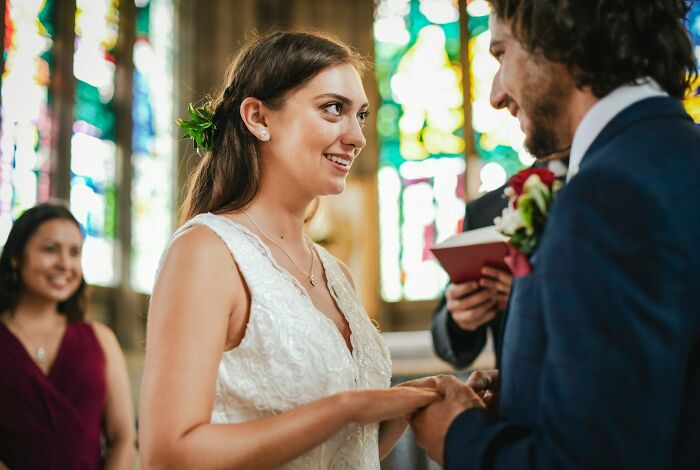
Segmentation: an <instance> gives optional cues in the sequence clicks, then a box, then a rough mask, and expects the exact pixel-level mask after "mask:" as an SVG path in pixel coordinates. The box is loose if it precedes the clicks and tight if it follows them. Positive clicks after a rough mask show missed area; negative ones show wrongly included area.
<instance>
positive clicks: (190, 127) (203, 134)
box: [177, 102, 216, 152]
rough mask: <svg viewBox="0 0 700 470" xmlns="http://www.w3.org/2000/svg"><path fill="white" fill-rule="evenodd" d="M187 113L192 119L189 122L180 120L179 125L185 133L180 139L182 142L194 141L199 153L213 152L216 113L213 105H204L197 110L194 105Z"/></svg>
mask: <svg viewBox="0 0 700 470" xmlns="http://www.w3.org/2000/svg"><path fill="white" fill-rule="evenodd" d="M187 112H188V113H189V115H190V117H191V118H192V119H191V120H189V121H185V120H184V119H178V120H177V125H178V126H180V127H181V128H182V129H183V130H184V131H185V135H183V136H182V137H180V140H187V139H192V141H193V142H194V148H195V149H197V151H199V149H202V150H204V151H207V152H209V151H211V148H212V145H213V144H214V131H215V130H216V126H215V125H214V112H213V111H212V109H211V104H209V103H208V102H207V103H204V104H203V105H202V106H200V107H198V108H195V107H194V106H192V103H190V105H189V106H188V107H187Z"/></svg>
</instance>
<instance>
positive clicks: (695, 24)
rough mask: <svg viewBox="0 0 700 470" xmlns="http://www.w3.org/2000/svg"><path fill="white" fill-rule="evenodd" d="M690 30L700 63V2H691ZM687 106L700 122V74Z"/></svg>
mask: <svg viewBox="0 0 700 470" xmlns="http://www.w3.org/2000/svg"><path fill="white" fill-rule="evenodd" d="M688 30H689V31H690V36H691V38H692V40H693V46H694V48H695V60H696V62H698V64H700V2H691V4H690V13H689V14H688ZM699 72H700V70H699ZM685 107H686V109H687V110H688V113H689V114H690V115H691V116H692V117H693V119H694V120H695V122H696V123H698V124H700V75H699V76H697V77H695V83H694V84H693V93H692V94H691V96H690V97H689V98H688V99H686V102H685Z"/></svg>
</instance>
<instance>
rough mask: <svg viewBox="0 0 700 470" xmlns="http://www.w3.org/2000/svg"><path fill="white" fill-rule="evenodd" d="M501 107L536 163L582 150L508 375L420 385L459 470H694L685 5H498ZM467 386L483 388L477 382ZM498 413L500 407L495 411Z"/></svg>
mask: <svg viewBox="0 0 700 470" xmlns="http://www.w3.org/2000/svg"><path fill="white" fill-rule="evenodd" d="M489 1H490V3H491V6H492V10H493V13H492V16H491V34H492V38H491V52H492V53H493V55H494V56H495V57H496V58H497V59H498V61H499V62H500V68H499V70H498V73H497V75H496V77H495V79H494V82H493V88H492V92H491V100H492V103H493V105H494V106H495V107H497V108H508V110H509V111H510V112H511V113H512V114H513V115H515V116H517V117H518V119H519V120H520V123H521V126H522V128H523V130H524V132H525V134H526V145H527V147H528V148H529V150H530V151H531V152H532V153H533V154H534V155H536V156H540V157H541V156H545V155H548V154H551V153H553V152H555V151H557V150H561V149H563V148H565V147H567V146H569V145H570V146H571V158H570V165H569V173H568V183H567V185H566V186H565V187H564V188H563V189H562V190H561V191H560V192H559V193H558V194H557V197H556V200H555V202H554V205H553V208H552V211H551V212H550V215H549V219H548V221H547V225H546V228H545V230H544V233H543V234H542V236H541V238H540V243H539V246H538V248H537V249H536V251H535V252H534V255H533V256H532V257H531V258H530V263H531V265H532V269H533V271H532V274H530V275H527V276H522V277H518V278H516V280H515V283H514V286H513V291H512V294H511V300H510V308H509V311H508V314H507V317H506V319H505V327H504V328H505V329H504V338H503V347H502V361H501V369H500V374H499V372H498V371H493V372H490V373H481V374H479V373H477V375H475V376H473V377H472V378H470V380H469V381H468V382H467V385H464V384H461V383H459V382H458V381H457V380H456V379H454V378H453V377H450V376H448V377H437V378H430V379H426V382H427V384H428V385H429V386H435V387H438V388H439V389H440V390H441V391H442V393H443V395H444V397H445V399H444V400H443V401H441V402H436V403H434V404H433V405H431V406H430V407H428V408H427V409H425V410H423V411H422V412H421V413H419V414H417V415H416V416H415V417H414V418H413V421H412V425H413V427H414V430H415V431H416V438H417V441H418V443H419V444H420V445H422V446H423V447H425V448H426V449H427V451H428V453H429V455H430V456H431V457H432V458H433V459H435V460H437V461H438V462H441V463H443V462H444V465H445V468H447V469H467V468H494V469H527V468H544V469H550V468H563V469H635V470H638V469H698V468H700V129H698V127H696V125H695V124H694V123H693V122H692V121H691V119H690V118H689V117H688V115H687V114H686V113H685V111H684V109H683V106H682V104H681V102H680V101H679V100H680V99H681V98H682V97H683V96H684V93H685V92H686V89H687V85H688V79H689V74H691V73H692V72H693V71H694V70H695V63H694V59H693V54H692V48H691V44H690V41H689V39H688V36H687V33H686V32H685V30H684V28H683V24H682V17H683V15H684V14H685V11H686V6H685V3H684V1H683V0H644V1H642V0H489ZM470 385H471V386H470ZM486 402H488V403H486Z"/></svg>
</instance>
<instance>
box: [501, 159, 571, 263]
mask: <svg viewBox="0 0 700 470" xmlns="http://www.w3.org/2000/svg"><path fill="white" fill-rule="evenodd" d="M560 188H561V182H559V181H558V180H557V179H556V178H555V176H554V173H552V172H551V171H549V170H547V169H546V168H528V169H526V170H522V171H521V172H519V173H517V174H515V175H514V176H513V177H512V178H511V180H510V183H509V185H508V187H507V188H506V189H505V191H504V196H505V197H506V198H508V207H506V208H505V209H504V210H503V213H502V214H501V216H500V217H496V219H494V223H495V224H496V228H497V229H498V230H499V231H500V232H501V233H502V234H503V235H505V236H506V237H508V244H509V245H510V247H511V250H510V254H509V256H508V257H507V258H506V262H507V263H508V266H509V267H510V268H511V271H512V272H513V274H514V275H515V276H522V275H525V274H529V273H530V272H532V267H531V266H530V263H529V261H528V256H530V255H531V254H532V252H533V251H535V248H536V247H537V243H538V242H539V237H540V235H541V234H542V231H543V230H544V225H545V223H546V221H547V215H548V214H549V208H550V206H551V205H552V201H553V200H554V195H555V194H556V192H557V191H558V190H559V189H560Z"/></svg>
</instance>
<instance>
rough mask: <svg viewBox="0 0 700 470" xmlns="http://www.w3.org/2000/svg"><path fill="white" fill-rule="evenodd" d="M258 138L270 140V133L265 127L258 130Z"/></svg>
mask: <svg viewBox="0 0 700 470" xmlns="http://www.w3.org/2000/svg"><path fill="white" fill-rule="evenodd" d="M260 140H270V133H269V132H267V129H263V130H261V131H260Z"/></svg>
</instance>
